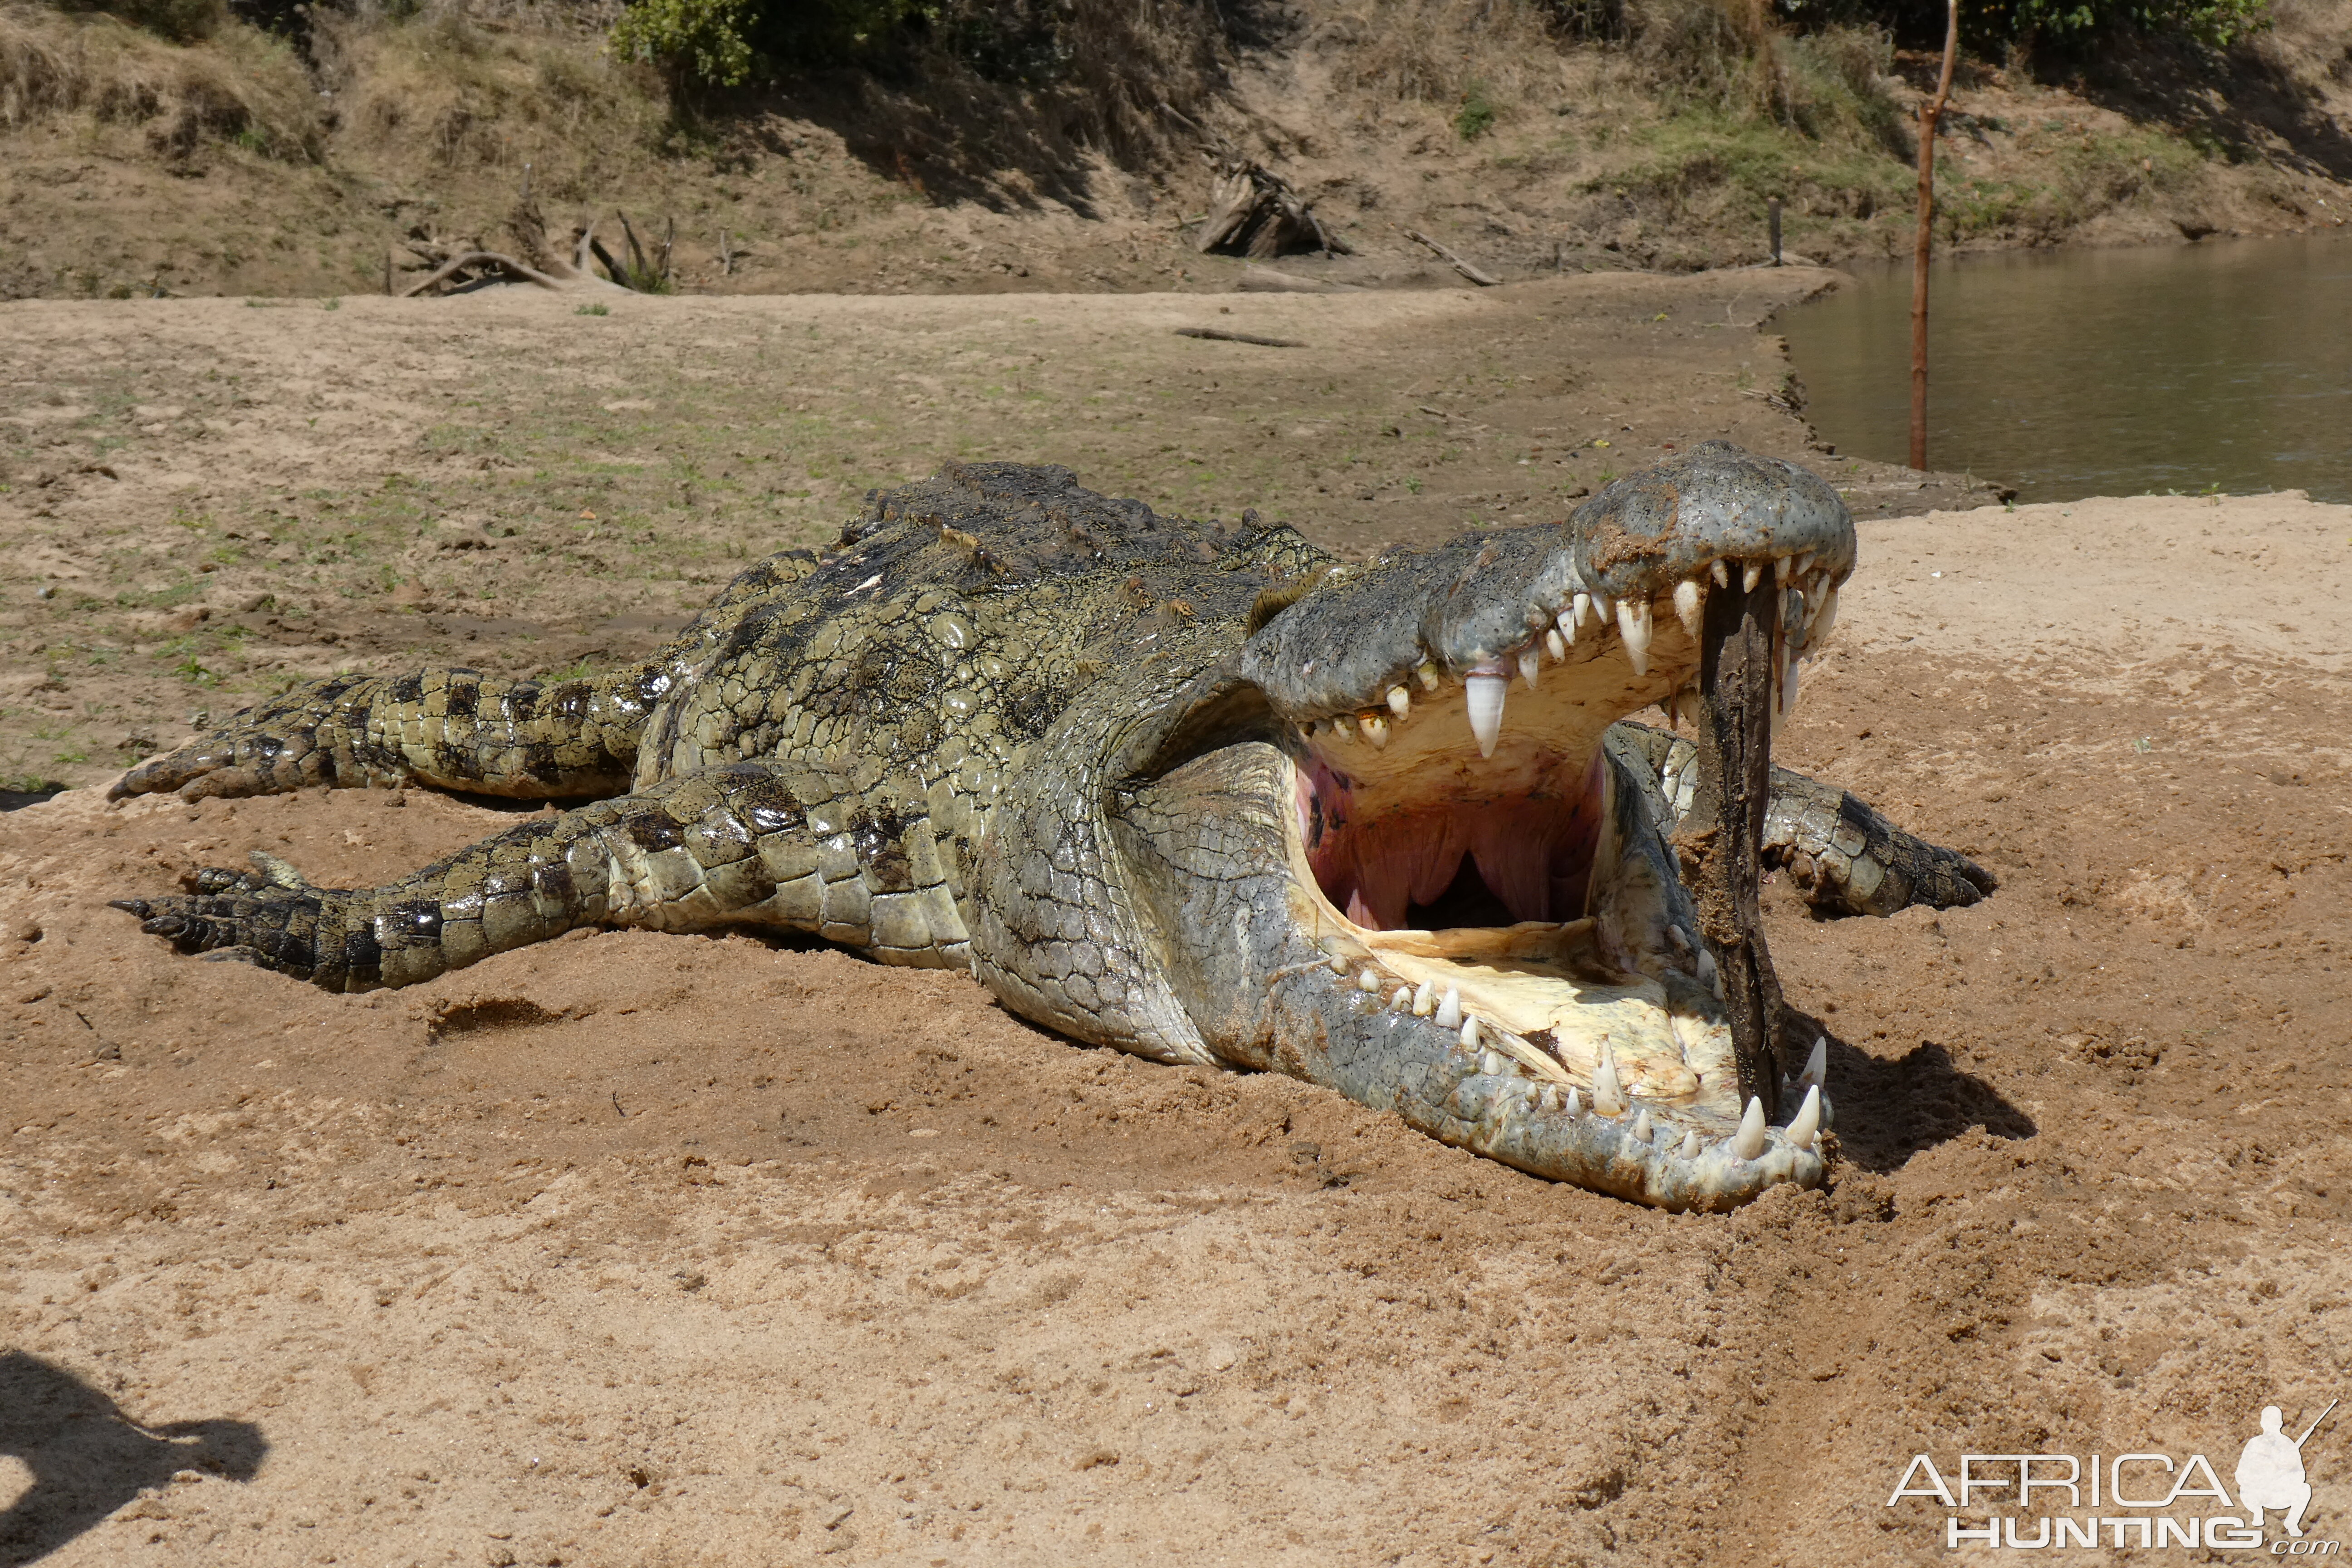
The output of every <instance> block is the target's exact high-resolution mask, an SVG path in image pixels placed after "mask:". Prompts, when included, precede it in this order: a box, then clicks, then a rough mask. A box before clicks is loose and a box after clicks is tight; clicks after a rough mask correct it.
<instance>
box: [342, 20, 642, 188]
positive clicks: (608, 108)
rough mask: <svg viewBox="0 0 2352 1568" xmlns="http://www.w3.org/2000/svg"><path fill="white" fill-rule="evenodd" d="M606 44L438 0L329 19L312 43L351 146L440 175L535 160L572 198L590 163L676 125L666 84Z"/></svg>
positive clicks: (543, 176) (584, 32)
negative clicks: (407, 11) (402, 10)
mask: <svg viewBox="0 0 2352 1568" xmlns="http://www.w3.org/2000/svg"><path fill="white" fill-rule="evenodd" d="M551 23H552V25H551ZM602 44H603V39H602V36H601V35H600V34H599V33H596V32H594V31H593V30H590V29H587V28H583V27H579V26H563V25H562V24H561V22H560V21H553V20H552V19H549V18H541V17H538V16H525V17H520V18H518V19H516V20H515V21H512V22H508V21H504V20H501V19H498V18H495V17H493V18H488V19H483V18H480V17H478V16H476V15H474V14H471V13H470V11H469V9H468V8H467V7H465V6H462V5H456V4H449V3H436V4H434V5H428V6H427V7H426V8H425V9H424V10H422V11H419V12H416V13H415V14H414V15H411V16H405V17H399V16H388V15H384V14H383V13H381V12H378V13H374V14H371V13H370V12H368V11H362V12H360V13H358V14H355V15H354V14H336V15H323V16H321V17H320V22H319V24H318V26H317V30H316V35H315V43H314V46H313V47H314V48H315V50H316V52H317V54H318V56H319V58H320V61H321V74H322V75H323V76H324V77H325V78H326V79H328V80H330V81H331V82H332V83H334V84H335V88H336V90H337V95H338V96H339V97H340V98H341V100H342V101H343V114H344V123H343V133H342V136H341V138H339V141H340V142H342V143H343V144H345V145H348V146H349V147H351V148H352V150H354V151H357V152H361V153H365V154H368V155H371V156H376V157H383V158H386V159H390V160H394V161H398V162H403V163H424V164H427V165H430V166H436V167H438V168H441V169H445V170H468V171H469V170H488V169H519V168H520V165H521V164H523V163H530V164H532V165H533V173H534V175H535V176H537V179H536V181H535V183H536V184H539V185H541V187H542V188H545V189H548V190H549V191H550V192H551V194H554V195H563V196H568V195H572V194H573V193H572V190H571V189H570V188H569V187H570V186H572V184H575V183H576V181H577V177H578V175H579V173H580V171H581V169H582V168H583V166H584V165H585V164H586V163H589V162H591V161H593V160H597V159H602V160H603V161H604V162H606V163H609V162H610V161H611V159H612V157H613V155H614V154H615V153H625V152H631V151H638V152H641V151H642V150H644V149H645V148H646V147H648V146H649V145H650V144H652V143H653V142H656V141H658V140H659V138H660V135H661V133H662V132H663V129H664V128H665V127H666V126H667V123H668V120H669V109H668V104H667V98H666V95H665V94H664V92H663V89H662V87H661V84H660V83H659V81H658V80H657V79H655V78H654V77H653V76H652V75H651V74H650V73H648V72H646V71H644V70H642V69H639V68H635V67H632V66H628V65H625V64H622V63H618V62H615V61H614V60H613V59H611V58H609V57H608V56H606V54H605V53H604V49H603V47H602Z"/></svg>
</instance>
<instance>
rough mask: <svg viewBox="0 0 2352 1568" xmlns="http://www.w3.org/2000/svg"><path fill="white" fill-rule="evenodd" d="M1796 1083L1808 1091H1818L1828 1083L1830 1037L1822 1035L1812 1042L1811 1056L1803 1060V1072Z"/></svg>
mask: <svg viewBox="0 0 2352 1568" xmlns="http://www.w3.org/2000/svg"><path fill="white" fill-rule="evenodd" d="M1797 1081H1798V1082H1799V1083H1801V1084H1803V1085H1804V1086H1805V1087H1806V1088H1808V1089H1820V1088H1822V1087H1824V1086H1825V1085H1827V1084H1828V1082H1829V1081H1830V1037H1828V1036H1827V1035H1822V1036H1820V1037H1816V1038H1815V1039H1814V1041H1813V1054H1812V1055H1811V1056H1809V1057H1807V1058H1805V1070H1804V1071H1802V1072H1801V1073H1799V1074H1798V1075H1797Z"/></svg>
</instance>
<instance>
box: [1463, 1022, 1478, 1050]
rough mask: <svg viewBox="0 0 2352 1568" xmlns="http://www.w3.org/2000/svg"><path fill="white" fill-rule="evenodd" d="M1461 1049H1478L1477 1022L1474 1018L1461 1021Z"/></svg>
mask: <svg viewBox="0 0 2352 1568" xmlns="http://www.w3.org/2000/svg"><path fill="white" fill-rule="evenodd" d="M1462 1048H1463V1049H1464V1050H1465V1051H1475V1050H1476V1049H1477V1048H1478V1020H1477V1019H1475V1018H1465V1019H1463V1020H1462Z"/></svg>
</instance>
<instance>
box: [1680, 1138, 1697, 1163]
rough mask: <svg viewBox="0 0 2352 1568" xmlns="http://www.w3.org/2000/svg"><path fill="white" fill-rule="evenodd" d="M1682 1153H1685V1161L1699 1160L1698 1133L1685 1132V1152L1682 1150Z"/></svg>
mask: <svg viewBox="0 0 2352 1568" xmlns="http://www.w3.org/2000/svg"><path fill="white" fill-rule="evenodd" d="M1682 1152H1683V1158H1684V1159H1685V1160H1696V1159H1697V1158H1698V1134H1697V1133H1696V1132H1685V1133H1684V1134H1683V1150H1682Z"/></svg>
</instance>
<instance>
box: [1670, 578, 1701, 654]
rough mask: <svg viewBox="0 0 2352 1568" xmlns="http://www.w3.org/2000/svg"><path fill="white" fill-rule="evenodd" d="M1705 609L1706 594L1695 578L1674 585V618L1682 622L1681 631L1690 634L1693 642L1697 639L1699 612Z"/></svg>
mask: <svg viewBox="0 0 2352 1568" xmlns="http://www.w3.org/2000/svg"><path fill="white" fill-rule="evenodd" d="M1705 608H1706V591H1705V590H1704V589H1702V588H1700V587H1699V585H1698V579H1697V578H1696V577H1694V578H1692V579H1690V581H1688V582H1686V583H1677V584H1675V619H1677V620H1679V621H1681V622H1682V624H1683V630H1685V631H1686V632H1688V633H1690V635H1691V637H1692V638H1693V639H1694V640H1696V638H1697V637H1698V618H1699V615H1700V612H1701V611H1703V610H1704V609H1705Z"/></svg>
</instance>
